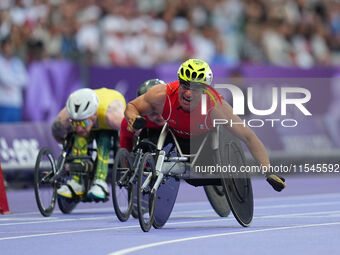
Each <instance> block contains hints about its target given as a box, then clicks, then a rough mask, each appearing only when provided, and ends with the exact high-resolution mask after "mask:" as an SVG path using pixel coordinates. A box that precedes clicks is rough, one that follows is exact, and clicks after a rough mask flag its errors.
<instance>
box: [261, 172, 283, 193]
mask: <svg viewBox="0 0 340 255" xmlns="http://www.w3.org/2000/svg"><path fill="white" fill-rule="evenodd" d="M266 177H267V182H269V184H270V185H272V187H273V189H275V190H276V191H278V192H280V191H281V190H283V189H284V188H285V187H286V183H285V181H286V180H285V178H283V177H281V176H279V175H275V174H267V175H266Z"/></svg>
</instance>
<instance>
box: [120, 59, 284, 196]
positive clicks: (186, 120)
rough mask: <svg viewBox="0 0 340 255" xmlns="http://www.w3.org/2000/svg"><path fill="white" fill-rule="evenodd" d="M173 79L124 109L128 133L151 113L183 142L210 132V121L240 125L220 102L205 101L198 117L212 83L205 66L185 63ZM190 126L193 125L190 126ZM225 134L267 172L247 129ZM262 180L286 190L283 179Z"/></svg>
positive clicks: (261, 151)
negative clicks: (204, 111)
mask: <svg viewBox="0 0 340 255" xmlns="http://www.w3.org/2000/svg"><path fill="white" fill-rule="evenodd" d="M177 77H178V81H175V82H171V83H168V84H167V86H166V87H165V86H163V85H156V86H154V87H152V88H151V89H150V90H149V91H148V92H147V93H145V94H144V95H141V96H140V97H137V98H136V99H135V100H133V101H131V102H130V103H129V104H128V105H127V108H126V110H125V118H126V119H127V120H128V130H129V131H133V123H134V121H135V119H136V118H138V117H140V115H148V114H149V113H151V112H155V113H158V114H161V115H162V116H163V118H164V120H165V121H167V123H168V125H169V126H170V127H171V128H172V130H173V131H174V134H175V135H176V136H177V137H179V138H181V139H185V140H188V139H190V138H191V137H195V136H199V135H201V134H204V133H206V132H208V131H209V130H210V129H212V128H213V123H212V120H213V119H228V120H232V122H233V123H240V122H241V123H242V121H241V119H240V118H239V117H238V116H236V115H234V114H233V111H232V107H231V106H230V105H229V104H228V103H227V102H226V101H224V100H223V99H222V100H221V104H220V103H217V104H215V103H214V101H213V100H212V99H211V98H210V97H208V100H207V114H206V115H202V114H201V107H200V105H201V94H202V86H203V85H202V84H207V85H211V83H212V79H213V74H212V71H211V69H210V67H209V65H208V64H207V63H206V62H204V61H202V60H199V59H189V60H187V61H185V62H184V63H182V65H181V66H180V68H179V69H178V73H177ZM193 120H194V121H193ZM192 123H196V125H194V126H193V125H192ZM228 130H229V131H230V132H231V133H232V134H233V135H235V136H236V137H238V138H239V139H240V140H242V141H243V142H244V143H245V144H246V146H247V147H248V149H249V151H250V152H251V154H252V156H253V157H254V158H255V159H256V160H257V162H258V163H259V164H260V165H262V166H265V167H267V169H269V165H270V162H269V157H268V154H267V150H266V148H265V147H264V145H263V143H262V142H261V141H260V140H259V138H258V137H257V136H256V134H255V133H254V132H253V131H252V130H251V129H250V128H249V127H248V126H243V125H233V126H228ZM266 177H267V181H268V182H269V184H270V185H271V186H272V187H273V188H274V189H275V190H276V191H281V190H282V189H284V188H285V187H286V184H285V180H284V178H282V177H280V176H277V175H275V174H272V173H270V172H266Z"/></svg>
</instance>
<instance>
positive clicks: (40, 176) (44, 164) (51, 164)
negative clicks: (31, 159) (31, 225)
mask: <svg viewBox="0 0 340 255" xmlns="http://www.w3.org/2000/svg"><path fill="white" fill-rule="evenodd" d="M55 174H56V169H55V161H54V157H53V155H52V153H51V152H50V151H49V149H48V148H42V149H41V150H40V151H39V154H38V157H37V161H36V163H35V168H34V194H35V200H36V202H37V206H38V208H39V211H40V213H41V214H42V215H43V216H45V217H48V216H50V215H51V214H52V212H53V210H54V207H55V203H56V198H57V182H56V181H53V182H52V181H51V178H52V177H53V176H54V175H55Z"/></svg>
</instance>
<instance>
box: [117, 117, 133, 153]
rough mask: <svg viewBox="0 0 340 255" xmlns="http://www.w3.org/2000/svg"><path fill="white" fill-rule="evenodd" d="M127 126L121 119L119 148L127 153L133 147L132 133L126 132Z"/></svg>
mask: <svg viewBox="0 0 340 255" xmlns="http://www.w3.org/2000/svg"><path fill="white" fill-rule="evenodd" d="M127 127H128V124H127V121H126V119H125V118H123V120H122V123H121V126H120V143H119V145H120V148H125V149H127V150H128V151H131V150H132V147H133V133H132V132H129V131H128V130H127Z"/></svg>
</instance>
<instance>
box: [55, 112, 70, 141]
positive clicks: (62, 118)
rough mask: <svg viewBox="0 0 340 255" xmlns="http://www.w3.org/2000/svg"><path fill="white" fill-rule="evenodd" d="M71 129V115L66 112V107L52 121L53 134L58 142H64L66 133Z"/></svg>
mask: <svg viewBox="0 0 340 255" xmlns="http://www.w3.org/2000/svg"><path fill="white" fill-rule="evenodd" d="M71 131H72V126H71V122H70V117H69V116H68V114H67V112H66V108H64V109H62V110H61V112H60V113H59V114H58V116H57V118H56V119H55V120H54V121H53V123H52V135H53V137H54V138H55V140H56V141H57V142H58V143H63V142H64V139H65V137H66V135H67V134H68V133H70V132H71Z"/></svg>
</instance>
